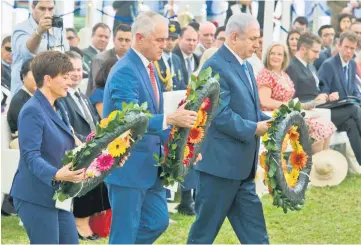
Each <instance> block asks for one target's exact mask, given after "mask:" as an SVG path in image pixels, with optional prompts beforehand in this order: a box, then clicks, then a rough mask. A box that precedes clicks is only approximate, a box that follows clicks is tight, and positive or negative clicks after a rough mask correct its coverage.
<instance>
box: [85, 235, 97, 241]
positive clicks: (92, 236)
mask: <svg viewBox="0 0 361 245" xmlns="http://www.w3.org/2000/svg"><path fill="white" fill-rule="evenodd" d="M87 238H88V240H90V241H96V240H99V239H100V236H98V235H97V234H95V233H94V234H93V235H91V236H88V237H87Z"/></svg>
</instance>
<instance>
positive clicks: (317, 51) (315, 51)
mask: <svg viewBox="0 0 361 245" xmlns="http://www.w3.org/2000/svg"><path fill="white" fill-rule="evenodd" d="M309 50H311V51H312V52H314V53H315V54H319V53H320V51H319V50H314V49H312V48H310V49H309Z"/></svg>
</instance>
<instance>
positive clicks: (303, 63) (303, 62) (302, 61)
mask: <svg viewBox="0 0 361 245" xmlns="http://www.w3.org/2000/svg"><path fill="white" fill-rule="evenodd" d="M296 58H297V59H298V60H299V61H300V62H301V63H302V65H304V66H305V67H306V68H307V62H306V61H304V60H303V59H301V58H300V57H298V56H297V55H296Z"/></svg>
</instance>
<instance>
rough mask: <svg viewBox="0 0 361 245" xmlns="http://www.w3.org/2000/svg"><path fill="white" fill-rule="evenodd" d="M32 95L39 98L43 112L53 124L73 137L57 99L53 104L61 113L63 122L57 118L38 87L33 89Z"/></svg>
mask: <svg viewBox="0 0 361 245" xmlns="http://www.w3.org/2000/svg"><path fill="white" fill-rule="evenodd" d="M34 96H35V97H36V98H37V99H38V100H39V102H40V104H41V106H42V107H43V108H44V110H45V112H46V113H47V114H48V115H49V117H50V118H51V120H52V121H53V122H54V123H55V124H57V125H58V126H59V127H60V128H61V129H63V130H64V131H65V132H67V133H68V134H69V135H70V136H71V137H73V134H72V133H71V130H70V126H69V122H68V120H67V116H66V113H65V110H64V108H63V107H62V105H61V103H59V102H58V101H55V106H57V108H58V109H59V110H60V112H61V113H62V116H63V118H64V120H65V122H64V121H63V120H61V119H60V118H59V116H58V115H57V114H56V112H55V111H54V110H53V108H52V107H51V105H50V103H49V101H48V99H47V98H45V96H44V95H43V94H42V93H41V92H40V91H39V89H37V90H36V91H35V94H34ZM66 123H67V124H66Z"/></svg>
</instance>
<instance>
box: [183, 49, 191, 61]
mask: <svg viewBox="0 0 361 245" xmlns="http://www.w3.org/2000/svg"><path fill="white" fill-rule="evenodd" d="M181 52H182V55H183V58H184V59H185V60H186V59H188V58H191V60H192V59H193V53H192V54H190V55H187V54H186V53H184V52H183V50H181Z"/></svg>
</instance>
